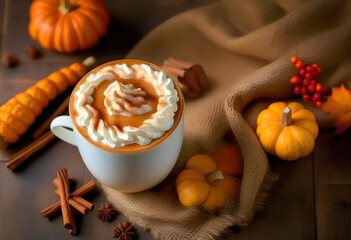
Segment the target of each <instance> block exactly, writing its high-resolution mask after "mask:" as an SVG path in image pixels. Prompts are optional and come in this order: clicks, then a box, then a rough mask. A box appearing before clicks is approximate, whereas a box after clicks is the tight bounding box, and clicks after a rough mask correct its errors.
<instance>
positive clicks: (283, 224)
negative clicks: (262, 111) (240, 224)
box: [224, 155, 315, 240]
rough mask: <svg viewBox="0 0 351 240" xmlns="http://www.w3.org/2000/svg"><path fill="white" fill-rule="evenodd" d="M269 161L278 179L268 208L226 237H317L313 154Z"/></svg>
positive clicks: (288, 238)
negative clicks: (298, 158) (244, 226)
mask: <svg viewBox="0 0 351 240" xmlns="http://www.w3.org/2000/svg"><path fill="white" fill-rule="evenodd" d="M270 164H271V166H272V171H274V172H276V173H278V174H279V180H278V181H277V182H276V183H275V184H274V185H273V187H272V189H271V191H270V192H269V194H270V196H269V197H268V199H267V204H266V206H265V208H264V209H263V210H262V211H260V212H258V213H257V214H256V215H255V217H254V219H253V221H252V223H251V224H250V225H248V226H247V227H246V228H243V229H242V230H241V231H240V230H239V229H237V231H236V232H234V233H230V234H229V235H228V236H226V237H225V238H224V239H236V240H239V239H240V240H241V239H245V240H246V239H252V240H256V239H262V240H263V239H277V240H278V239H287V240H290V239H291V240H294V239H301V240H304V239H306V240H307V239H315V217H314V216H315V213H314V195H313V164H312V156H311V155H309V156H308V157H306V158H303V159H300V160H297V161H292V162H286V161H282V160H279V159H276V158H271V160H270Z"/></svg>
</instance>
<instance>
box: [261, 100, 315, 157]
mask: <svg viewBox="0 0 351 240" xmlns="http://www.w3.org/2000/svg"><path fill="white" fill-rule="evenodd" d="M256 133H257V135H258V137H259V139H260V142H261V144H262V146H263V148H264V149H265V151H266V152H268V153H269V154H271V155H274V156H278V157H279V158H281V159H283V160H287V161H291V160H296V159H298V158H301V157H305V156H307V155H308V154H309V153H310V152H311V151H312V150H313V148H314V144H315V143H314V141H315V139H316V138H317V136H318V125H317V123H316V120H315V117H314V115H313V113H312V112H311V111H309V110H307V109H304V107H303V106H302V105H301V104H299V103H296V102H292V103H289V104H288V103H284V102H276V103H272V104H271V105H269V107H268V108H267V109H265V110H263V111H262V112H261V113H260V114H259V115H258V117H257V129H256Z"/></svg>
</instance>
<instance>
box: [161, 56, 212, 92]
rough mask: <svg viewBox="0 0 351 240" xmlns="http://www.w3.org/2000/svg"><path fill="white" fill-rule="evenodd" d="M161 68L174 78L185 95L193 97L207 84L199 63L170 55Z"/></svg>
mask: <svg viewBox="0 0 351 240" xmlns="http://www.w3.org/2000/svg"><path fill="white" fill-rule="evenodd" d="M162 69H163V70H165V71H166V72H167V73H168V74H169V75H171V76H172V77H174V78H175V80H176V81H177V82H178V84H179V87H180V90H181V91H182V92H183V93H184V95H185V96H186V97H189V98H195V97H196V96H197V95H199V93H200V92H201V90H202V89H204V88H205V87H207V85H208V79H207V76H206V74H205V72H204V70H203V68H202V67H201V66H200V65H199V64H196V63H192V62H187V61H184V60H180V59H176V58H172V57H170V58H169V59H167V60H165V61H164V62H163V65H162Z"/></svg>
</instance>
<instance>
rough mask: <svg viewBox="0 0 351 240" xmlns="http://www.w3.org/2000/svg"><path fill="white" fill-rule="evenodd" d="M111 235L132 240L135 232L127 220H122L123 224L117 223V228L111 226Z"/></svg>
mask: <svg viewBox="0 0 351 240" xmlns="http://www.w3.org/2000/svg"><path fill="white" fill-rule="evenodd" d="M113 231H114V233H113V237H114V238H118V240H132V239H133V237H132V236H133V235H134V234H135V229H134V226H133V225H132V224H130V223H129V222H124V224H123V226H122V224H121V223H118V228H115V227H113Z"/></svg>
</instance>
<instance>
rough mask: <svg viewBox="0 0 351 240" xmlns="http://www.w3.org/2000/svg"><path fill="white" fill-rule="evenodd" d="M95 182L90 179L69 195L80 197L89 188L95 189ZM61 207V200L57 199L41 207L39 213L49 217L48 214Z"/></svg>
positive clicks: (89, 189)
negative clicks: (47, 205) (49, 204)
mask: <svg viewBox="0 0 351 240" xmlns="http://www.w3.org/2000/svg"><path fill="white" fill-rule="evenodd" d="M96 187H97V186H96V183H95V182H94V181H90V182H88V183H87V184H85V185H84V186H82V187H80V188H79V189H77V190H76V191H74V192H73V193H72V194H71V195H72V196H74V197H81V196H83V195H85V194H87V193H88V192H90V191H91V190H93V189H95V188H96ZM60 209H61V201H58V202H56V203H54V204H52V205H51V206H49V207H47V208H45V209H43V210H42V211H41V212H40V213H41V214H42V215H43V216H44V217H49V216H50V215H52V214H54V213H55V212H57V211H59V210H60Z"/></svg>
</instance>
